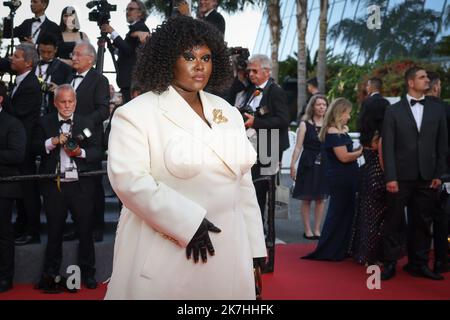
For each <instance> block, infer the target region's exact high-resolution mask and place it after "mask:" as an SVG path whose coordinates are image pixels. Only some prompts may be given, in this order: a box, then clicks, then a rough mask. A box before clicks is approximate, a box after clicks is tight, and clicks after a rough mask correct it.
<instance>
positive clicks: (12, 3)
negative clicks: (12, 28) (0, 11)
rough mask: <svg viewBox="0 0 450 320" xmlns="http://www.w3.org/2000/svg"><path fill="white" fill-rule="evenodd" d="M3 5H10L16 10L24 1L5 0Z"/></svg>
mask: <svg viewBox="0 0 450 320" xmlns="http://www.w3.org/2000/svg"><path fill="white" fill-rule="evenodd" d="M3 5H4V6H5V7H8V8H9V9H10V10H11V11H16V10H17V9H18V8H19V7H20V6H21V5H22V2H21V1H19V0H13V1H3Z"/></svg>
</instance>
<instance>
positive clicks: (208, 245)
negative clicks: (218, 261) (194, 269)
mask: <svg viewBox="0 0 450 320" xmlns="http://www.w3.org/2000/svg"><path fill="white" fill-rule="evenodd" d="M209 231H211V232H215V233H219V232H222V230H220V229H219V228H217V227H216V226H215V225H214V224H212V223H211V222H209V221H208V220H207V219H206V218H205V219H203V221H202V223H201V224H200V226H199V227H198V229H197V232H195V234H194V236H193V237H192V239H191V241H189V243H188V245H187V246H186V257H187V258H188V259H190V258H191V256H192V257H193V258H194V262H195V263H197V262H198V257H199V254H200V256H201V257H202V261H203V262H204V263H206V262H207V260H208V258H207V254H206V251H207V250H208V252H209V254H210V255H211V256H213V255H214V254H215V252H214V247H213V245H212V242H211V239H210V238H209V234H208V232H209Z"/></svg>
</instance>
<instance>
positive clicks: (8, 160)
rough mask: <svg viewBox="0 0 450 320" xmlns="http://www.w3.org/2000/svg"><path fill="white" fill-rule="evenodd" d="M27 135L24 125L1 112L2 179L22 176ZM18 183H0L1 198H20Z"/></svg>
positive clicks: (0, 149) (0, 148) (0, 168)
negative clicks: (20, 167) (21, 167)
mask: <svg viewBox="0 0 450 320" xmlns="http://www.w3.org/2000/svg"><path fill="white" fill-rule="evenodd" d="M26 139H27V138H26V135H25V129H24V127H23V125H22V123H21V122H20V121H19V120H17V119H16V118H14V117H12V116H10V115H9V114H7V113H6V112H5V111H4V110H2V111H1V112H0V177H6V176H15V175H20V169H19V166H20V164H21V163H22V161H23V160H24V158H25V148H26V141H27V140H26ZM20 197H22V189H21V187H20V184H19V183H18V182H13V183H11V182H3V183H2V182H0V198H20Z"/></svg>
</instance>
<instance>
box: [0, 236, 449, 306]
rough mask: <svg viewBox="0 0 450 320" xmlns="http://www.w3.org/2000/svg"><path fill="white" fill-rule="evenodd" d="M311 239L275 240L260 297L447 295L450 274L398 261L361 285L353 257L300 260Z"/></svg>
mask: <svg viewBox="0 0 450 320" xmlns="http://www.w3.org/2000/svg"><path fill="white" fill-rule="evenodd" d="M314 247H315V244H311V245H304V244H289V245H277V250H276V259H275V272H274V273H272V274H264V275H263V298H264V299H266V300H280V299H283V300H328V299H336V300H347V299H351V300H377V299H384V300H397V299H407V300H429V299H433V300H450V274H449V273H446V274H444V277H445V280H444V281H433V280H428V279H423V278H415V277H412V276H410V275H409V274H407V273H405V272H404V271H403V270H402V269H401V266H403V265H404V264H405V263H406V260H403V261H401V262H400V263H399V266H398V267H397V276H396V277H395V278H393V279H391V280H389V281H387V282H381V289H380V290H376V289H375V290H369V289H368V288H367V286H366V281H367V278H368V277H369V275H368V274H366V268H365V267H363V266H360V265H358V264H356V263H354V262H353V261H352V260H346V261H344V262H321V261H311V260H300V259H299V257H301V256H304V255H306V254H307V253H308V252H310V251H312V250H313V249H314ZM105 291H106V285H104V284H102V285H100V286H99V288H97V289H96V290H88V289H84V288H82V289H81V290H80V291H79V292H78V293H76V294H70V293H64V294H53V295H50V294H43V293H40V292H39V291H37V290H33V288H32V285H15V287H14V289H13V290H11V291H9V292H6V293H0V300H100V299H103V297H104V295H105Z"/></svg>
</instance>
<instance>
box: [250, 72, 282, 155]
mask: <svg viewBox="0 0 450 320" xmlns="http://www.w3.org/2000/svg"><path fill="white" fill-rule="evenodd" d="M254 89H255V86H251V87H250V89H249V91H248V93H249V94H248V95H247V102H248V100H249V99H250V96H251V94H252V93H253V91H254ZM259 109H260V110H261V109H265V110H267V111H268V112H267V113H266V114H264V115H261V114H260V113H259V112H256V114H255V121H254V123H253V128H254V129H255V130H256V131H257V132H258V150H257V151H258V161H259V151H260V145H259V143H260V139H259V137H260V134H261V130H262V129H268V130H267V137H268V139H267V150H268V154H269V155H271V136H272V134H273V133H272V130H273V129H277V130H279V131H278V146H279V155H277V157H281V155H282V152H283V151H284V150H286V149H287V148H289V136H288V130H289V108H288V105H287V101H286V92H285V91H284V90H283V89H282V88H281V87H280V86H279V85H278V84H276V83H275V82H274V81H273V79H270V80H269V82H268V83H267V85H266V87H265V88H264V91H263V96H262V98H261V102H260V104H259ZM274 136H275V135H274ZM279 160H281V159H279Z"/></svg>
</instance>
